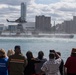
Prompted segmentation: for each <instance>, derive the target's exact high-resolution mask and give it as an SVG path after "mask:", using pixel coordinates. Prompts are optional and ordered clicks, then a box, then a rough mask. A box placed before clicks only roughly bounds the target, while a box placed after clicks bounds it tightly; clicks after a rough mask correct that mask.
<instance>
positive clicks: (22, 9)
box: [21, 3, 26, 21]
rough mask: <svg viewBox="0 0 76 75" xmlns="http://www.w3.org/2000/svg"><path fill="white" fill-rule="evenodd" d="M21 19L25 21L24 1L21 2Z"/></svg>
mask: <svg viewBox="0 0 76 75" xmlns="http://www.w3.org/2000/svg"><path fill="white" fill-rule="evenodd" d="M21 20H22V21H26V3H21Z"/></svg>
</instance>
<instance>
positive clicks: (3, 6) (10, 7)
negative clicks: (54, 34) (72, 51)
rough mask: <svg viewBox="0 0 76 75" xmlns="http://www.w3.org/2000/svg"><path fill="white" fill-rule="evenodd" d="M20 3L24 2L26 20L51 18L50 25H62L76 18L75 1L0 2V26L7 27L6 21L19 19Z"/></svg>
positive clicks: (5, 0)
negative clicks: (40, 16) (65, 21)
mask: <svg viewBox="0 0 76 75" xmlns="http://www.w3.org/2000/svg"><path fill="white" fill-rule="evenodd" d="M21 2H26V4H27V11H26V20H27V22H35V16H36V15H37V16H39V15H45V16H49V17H51V23H52V25H53V22H54V21H55V22H56V23H62V22H63V21H64V20H71V19H73V16H76V0H0V24H4V25H8V22H7V21H6V19H9V20H16V19H18V18H19V17H20V6H21Z"/></svg>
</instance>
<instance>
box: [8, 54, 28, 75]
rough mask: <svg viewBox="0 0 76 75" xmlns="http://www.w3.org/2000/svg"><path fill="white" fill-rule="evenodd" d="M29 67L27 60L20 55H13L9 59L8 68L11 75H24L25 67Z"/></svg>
mask: <svg viewBox="0 0 76 75" xmlns="http://www.w3.org/2000/svg"><path fill="white" fill-rule="evenodd" d="M26 65H27V60H26V58H25V57H24V56H23V55H21V54H19V55H16V54H14V55H12V56H10V57H9V60H8V66H9V74H10V75H24V67H26Z"/></svg>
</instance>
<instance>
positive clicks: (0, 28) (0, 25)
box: [0, 24, 5, 32]
mask: <svg viewBox="0 0 76 75" xmlns="http://www.w3.org/2000/svg"><path fill="white" fill-rule="evenodd" d="M4 30H5V26H4V24H0V32H2V31H4Z"/></svg>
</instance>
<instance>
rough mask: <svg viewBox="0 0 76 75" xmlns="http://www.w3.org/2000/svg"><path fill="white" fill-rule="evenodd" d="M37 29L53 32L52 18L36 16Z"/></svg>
mask: <svg viewBox="0 0 76 75" xmlns="http://www.w3.org/2000/svg"><path fill="white" fill-rule="evenodd" d="M35 28H36V30H37V31H41V32H48V31H50V30H51V17H46V16H44V15H42V16H36V18H35Z"/></svg>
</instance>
